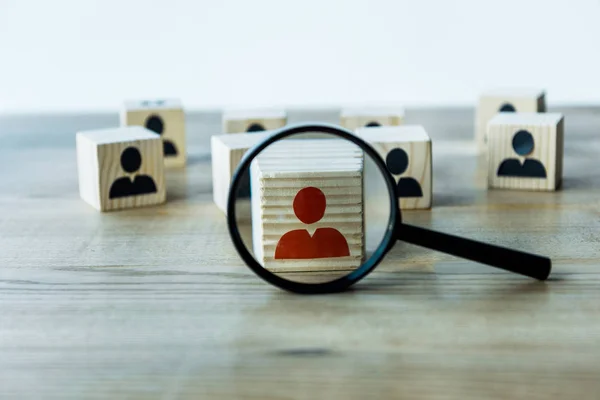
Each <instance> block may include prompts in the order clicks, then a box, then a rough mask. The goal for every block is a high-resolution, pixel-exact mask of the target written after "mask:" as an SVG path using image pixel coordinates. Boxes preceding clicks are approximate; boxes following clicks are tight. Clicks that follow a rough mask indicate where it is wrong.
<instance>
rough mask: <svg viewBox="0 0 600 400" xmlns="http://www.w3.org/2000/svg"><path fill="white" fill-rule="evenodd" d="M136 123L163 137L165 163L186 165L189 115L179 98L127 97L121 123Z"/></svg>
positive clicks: (168, 165) (174, 165) (127, 124)
mask: <svg viewBox="0 0 600 400" xmlns="http://www.w3.org/2000/svg"><path fill="white" fill-rule="evenodd" d="M132 125H137V126H143V127H145V128H147V129H149V130H151V131H153V132H155V133H157V134H159V135H160V136H161V137H162V140H163V148H164V151H163V153H164V158H165V166H167V167H183V166H185V163H186V157H187V155H186V141H185V115H184V112H183V106H182V105H181V102H180V101H179V100H175V99H164V100H139V101H126V102H125V104H124V106H123V109H122V110H121V126H132Z"/></svg>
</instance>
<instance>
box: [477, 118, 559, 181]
mask: <svg viewBox="0 0 600 400" xmlns="http://www.w3.org/2000/svg"><path fill="white" fill-rule="evenodd" d="M563 131H564V118H563V116H562V114H559V113H547V114H546V113H516V114H514V113H510V114H508V113H501V114H498V115H497V116H495V117H494V118H492V120H491V121H490V122H489V124H488V139H489V140H488V187H490V188H503V189H523V190H556V189H558V188H559V187H560V184H561V182H562V171H563V142H564V132H563Z"/></svg>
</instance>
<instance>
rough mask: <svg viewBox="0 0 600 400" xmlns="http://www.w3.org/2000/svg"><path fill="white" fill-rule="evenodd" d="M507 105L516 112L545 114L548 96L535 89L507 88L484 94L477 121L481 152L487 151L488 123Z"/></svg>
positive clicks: (478, 107)
mask: <svg viewBox="0 0 600 400" xmlns="http://www.w3.org/2000/svg"><path fill="white" fill-rule="evenodd" d="M505 105H509V106H512V108H514V110H515V112H545V111H546V94H545V92H544V91H543V90H541V89H533V88H505V89H497V90H490V91H487V92H485V93H482V94H481V96H480V97H479V105H478V106H477V114H476V121H475V127H476V129H475V141H476V142H477V146H478V148H479V149H480V150H481V151H485V150H486V149H487V136H486V135H487V124H488V122H489V121H490V120H491V119H492V118H493V117H494V116H495V115H496V114H498V112H499V111H500V109H501V108H502V107H503V106H505Z"/></svg>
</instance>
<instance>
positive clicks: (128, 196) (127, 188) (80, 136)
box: [76, 126, 166, 211]
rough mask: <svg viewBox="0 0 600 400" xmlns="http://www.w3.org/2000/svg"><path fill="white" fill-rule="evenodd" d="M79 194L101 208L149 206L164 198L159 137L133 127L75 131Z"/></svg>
mask: <svg viewBox="0 0 600 400" xmlns="http://www.w3.org/2000/svg"><path fill="white" fill-rule="evenodd" d="M76 142H77V169H78V174H79V193H80V196H81V198H82V199H83V200H85V201H86V202H88V203H89V204H90V205H92V206H93V207H94V208H96V209H98V210H100V211H109V210H117V209H124V208H134V207H143V206H150V205H155V204H160V203H164V202H165V199H166V190H165V177H164V163H163V159H162V147H163V146H162V140H161V138H160V136H159V135H157V134H155V133H154V132H152V131H149V130H148V129H145V128H142V127H137V126H132V127H123V128H114V129H105V130H96V131H84V132H79V133H77V136H76Z"/></svg>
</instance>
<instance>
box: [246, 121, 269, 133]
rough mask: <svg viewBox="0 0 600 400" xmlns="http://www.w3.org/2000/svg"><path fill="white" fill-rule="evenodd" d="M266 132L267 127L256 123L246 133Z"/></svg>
mask: <svg viewBox="0 0 600 400" xmlns="http://www.w3.org/2000/svg"><path fill="white" fill-rule="evenodd" d="M264 130H265V127H264V126H262V125H261V124H257V123H254V124H252V125H250V126H249V127H248V129H246V132H262V131H264Z"/></svg>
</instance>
